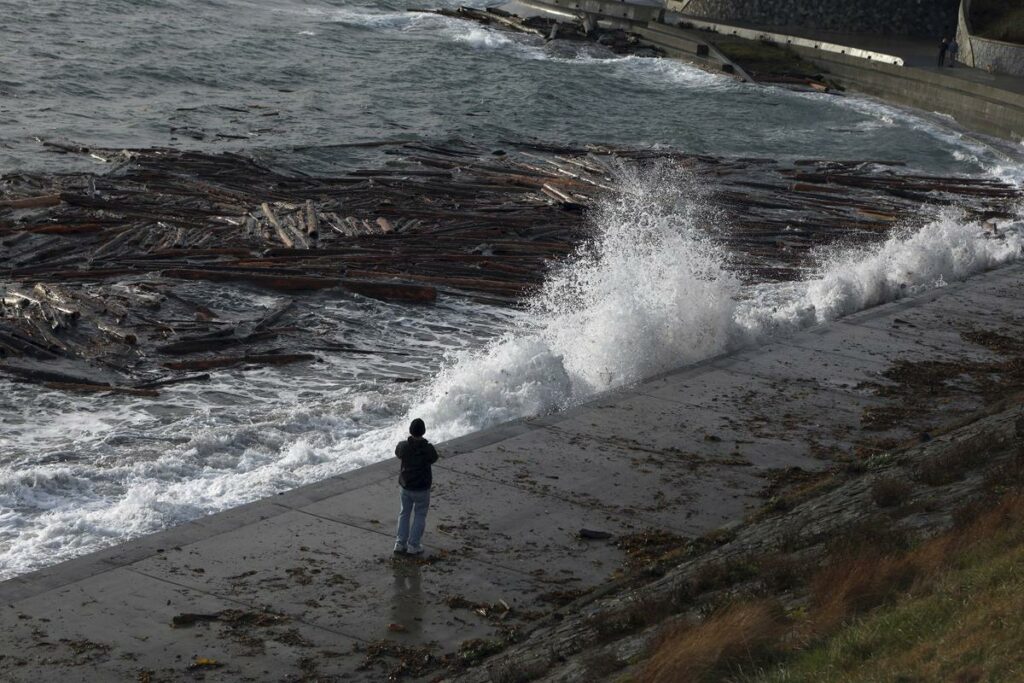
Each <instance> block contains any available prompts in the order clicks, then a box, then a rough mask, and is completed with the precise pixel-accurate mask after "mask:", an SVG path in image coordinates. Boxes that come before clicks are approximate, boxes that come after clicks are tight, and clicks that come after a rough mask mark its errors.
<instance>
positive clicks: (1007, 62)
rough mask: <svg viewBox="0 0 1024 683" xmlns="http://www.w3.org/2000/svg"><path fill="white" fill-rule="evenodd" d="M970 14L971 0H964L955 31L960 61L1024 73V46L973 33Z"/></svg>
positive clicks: (1005, 71)
mask: <svg viewBox="0 0 1024 683" xmlns="http://www.w3.org/2000/svg"><path fill="white" fill-rule="evenodd" d="M970 16H971V0H963V2H962V3H960V14H959V17H958V21H957V30H956V42H957V43H959V45H960V53H959V55H958V59H959V61H961V62H963V63H964V64H966V65H967V66H973V67H975V68H977V69H984V70H986V71H991V72H992V73H1000V74H1009V75H1011V76H1024V45H1017V44H1016V43H1004V42H1002V41H1000V40H990V39H988V38H982V37H980V36H976V35H973V32H972V27H971V21H970Z"/></svg>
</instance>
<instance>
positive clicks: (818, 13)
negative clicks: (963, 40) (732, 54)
mask: <svg viewBox="0 0 1024 683" xmlns="http://www.w3.org/2000/svg"><path fill="white" fill-rule="evenodd" d="M959 5H960V3H959V2H958V0H902V1H899V2H891V1H890V0H861V1H860V2H849V1H848V0H817V1H816V2H808V1H807V0H693V2H691V3H690V4H689V5H687V7H686V13H687V14H693V15H696V16H701V17H708V18H711V19H720V20H722V21H730V20H732V21H747V22H752V23H756V24H769V25H772V26H804V27H808V28H816V29H820V30H825V31H845V32H850V33H862V32H864V33H867V32H870V33H884V34H888V35H906V36H921V37H934V38H935V39H936V40H938V39H939V38H941V37H942V35H943V34H946V33H951V32H954V31H956V24H957V8H958V7H959Z"/></svg>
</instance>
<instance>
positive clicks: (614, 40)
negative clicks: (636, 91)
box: [409, 6, 664, 57]
mask: <svg viewBox="0 0 1024 683" xmlns="http://www.w3.org/2000/svg"><path fill="white" fill-rule="evenodd" d="M409 11H411V12H421V13H427V14H439V15H441V16H444V17H449V18H452V19H462V20H465V21H472V22H474V23H477V24H480V25H482V26H488V27H490V28H495V29H499V30H505V31H510V32H513V33H524V34H528V35H533V36H537V37H539V38H543V39H544V40H545V41H548V42H550V41H552V40H567V41H575V42H589V43H595V44H597V45H601V46H603V47H604V48H606V49H607V50H609V51H611V52H613V53H614V54H617V55H628V56H634V57H660V56H662V55H663V54H664V52H663V51H662V50H660V49H658V48H657V47H655V46H652V45H645V44H643V43H641V42H640V39H639V37H638V36H637V35H636V34H634V33H631V32H628V31H625V30H623V29H619V28H604V27H601V26H594V25H590V27H589V30H588V27H587V26H585V25H584V23H583V22H582V21H581V20H579V19H575V18H572V17H569V16H564V17H560V18H558V19H555V18H551V17H545V16H539V15H537V16H531V17H525V18H524V17H520V16H518V15H516V14H512V13H511V12H507V11H505V10H503V9H501V8H499V7H487V8H484V9H477V8H475V7H466V6H460V7H456V8H447V7H443V8H440V9H413V10H409Z"/></svg>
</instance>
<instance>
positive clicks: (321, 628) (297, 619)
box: [124, 566, 370, 643]
mask: <svg viewBox="0 0 1024 683" xmlns="http://www.w3.org/2000/svg"><path fill="white" fill-rule="evenodd" d="M124 569H126V570H128V571H130V572H132V573H133V574H138V575H139V576H144V577H146V578H147V579H152V580H154V581H159V582H161V583H166V584H167V585H169V586H175V587H177V588H182V589H184V590H187V591H192V592H193V593H199V594H201V595H206V596H208V597H211V598H216V599H217V600H222V601H224V602H231V603H234V604H236V605H239V606H240V607H245V608H246V609H250V610H256V611H259V612H263V611H265V610H266V605H262V606H260V605H254V604H252V603H249V602H246V601H245V600H239V599H238V598H236V597H233V596H230V595H222V594H221V593H218V592H216V591H209V590H203V589H202V588H196V587H195V586H190V585H188V584H185V583H179V582H177V581H172V580H170V579H168V578H166V577H163V576H154V575H153V574H150V573H148V572H144V571H141V570H139V569H135V568H134V567H131V566H127V567H124ZM277 614H281V615H283V616H286V617H288V618H289V619H290V620H292V621H294V622H295V623H297V624H302V625H303V626H307V627H309V628H312V629H316V630H318V631H323V632H325V633H330V634H332V635H335V636H341V637H343V638H349V639H351V640H358V641H360V642H363V643H368V642H370V641H368V640H367V639H366V638H364V637H362V636H357V635H353V634H350V633H345V632H344V631H339V630H338V629H333V628H329V627H327V626H324V625H323V624H316V623H313V622H310V621H306V620H305V619H303V618H301V617H297V616H295V615H293V614H288V613H286V612H278V613H277Z"/></svg>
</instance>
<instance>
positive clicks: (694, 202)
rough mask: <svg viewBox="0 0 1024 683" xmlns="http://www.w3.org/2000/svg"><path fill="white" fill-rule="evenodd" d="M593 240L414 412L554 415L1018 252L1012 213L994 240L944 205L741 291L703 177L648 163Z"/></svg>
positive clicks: (599, 222)
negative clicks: (798, 274) (506, 331)
mask: <svg viewBox="0 0 1024 683" xmlns="http://www.w3.org/2000/svg"><path fill="white" fill-rule="evenodd" d="M619 181H620V188H621V189H620V191H619V193H618V194H617V196H616V197H614V198H612V199H609V200H607V201H606V202H605V203H604V204H602V206H601V207H600V209H599V210H598V211H597V212H596V213H595V214H594V220H593V223H594V227H595V229H596V231H597V234H596V235H595V237H594V239H593V241H592V242H591V243H589V244H588V245H587V246H586V248H584V249H582V250H581V251H580V252H579V254H578V255H577V256H576V258H574V259H572V260H571V262H570V263H569V264H568V265H567V266H566V267H564V268H562V269H560V270H559V271H557V272H555V273H553V274H552V276H551V277H550V278H549V280H548V282H547V285H546V286H545V288H544V290H543V293H542V294H541V296H540V297H539V298H538V300H537V302H536V303H535V304H534V305H533V307H532V313H533V316H534V325H533V327H532V328H531V329H529V330H526V331H519V332H517V333H514V334H510V335H507V336H506V337H504V338H502V339H500V340H499V341H497V342H495V343H493V344H491V345H490V346H489V347H488V348H486V349H485V350H484V351H483V352H479V353H465V354H462V355H461V356H458V357H457V358H456V359H455V361H454V363H453V365H452V366H451V367H449V368H448V369H447V370H445V371H444V372H443V373H441V374H440V375H439V376H438V377H437V378H436V380H435V381H434V382H433V384H432V385H431V386H430V388H429V390H428V391H427V392H426V393H427V396H428V398H427V399H426V400H425V401H423V402H422V403H421V404H420V405H418V406H415V407H414V408H413V409H412V410H411V411H409V413H408V415H407V416H406V419H408V418H411V417H414V416H419V417H422V418H424V419H425V420H426V421H427V423H428V424H429V425H431V429H432V432H433V434H432V436H434V437H435V438H441V439H447V438H452V437H456V436H460V435H462V434H466V433H469V432H472V431H476V430H480V429H484V428H486V427H489V426H491V425H494V424H497V423H499V422H503V421H506V420H510V419H514V418H518V417H525V416H529V415H535V414H538V413H542V412H546V411H551V410H556V409H559V408H564V407H567V406H568V405H571V404H574V403H578V402H580V401H583V400H586V399H588V398H590V397H592V396H594V395H595V394H597V393H599V392H601V391H606V390H608V389H611V388H614V387H619V386H623V385H628V384H631V383H635V382H639V381H641V380H643V379H645V378H646V377H650V376H652V375H655V374H657V373H659V372H662V371H666V370H669V369H673V368H677V367H681V366H684V365H688V364H692V363H695V362H698V361H700V360H703V359H706V358H709V357H711V356H714V355H717V354H720V353H724V352H727V351H729V350H731V349H734V348H737V347H739V346H744V345H748V344H752V343H759V342H764V341H766V340H767V339H769V338H771V337H772V336H774V335H778V334H786V333H792V332H794V331H796V330H799V329H801V328H803V327H806V326H808V325H814V324H820V323H824V322H828V321H831V320H835V319H837V318H840V317H842V316H844V315H848V314H851V313H854V312H856V311H860V310H863V309H864V308H867V307H870V306H875V305H878V304H882V303H885V302H888V301H893V300H895V299H898V298H900V297H903V296H907V295H909V294H914V293H918V292H920V291H922V290H924V289H927V288H930V287H935V286H942V285H943V284H945V283H946V282H949V281H956V280H963V279H965V278H967V277H969V276H970V275H972V274H975V273H978V272H980V271H983V270H987V269H990V268H993V267H996V266H998V265H1001V264H1005V263H1008V262H1011V261H1014V260H1018V259H1020V258H1021V257H1022V254H1024V234H1022V232H1024V228H1022V225H1021V223H1020V222H1017V223H1013V224H1009V225H1004V226H1003V228H1002V234H1001V237H999V238H993V237H992V236H990V235H989V234H988V233H987V231H986V229H985V226H983V225H981V224H979V223H976V222H970V221H968V220H966V218H965V217H964V215H963V213H962V212H960V211H957V210H952V209H951V210H946V211H944V212H942V213H941V214H940V215H938V216H937V217H936V218H935V219H934V220H932V221H930V222H928V223H927V224H925V225H923V226H922V227H920V228H917V229H915V230H904V231H898V232H896V233H895V234H893V235H892V236H891V237H890V238H889V239H887V240H886V241H885V242H884V243H881V244H878V245H874V246H872V247H868V248H859V249H845V250H835V251H833V252H832V253H829V254H825V255H823V256H822V262H821V265H820V268H819V274H818V275H816V276H814V277H812V278H809V279H808V280H806V281H803V282H797V283H788V284H783V285H776V284H762V285H756V286H752V287H743V286H741V284H740V278H739V277H738V275H737V273H736V272H734V271H733V270H731V269H730V268H729V266H728V257H727V254H726V253H725V251H724V250H723V249H721V248H720V247H718V246H717V245H716V244H715V243H714V241H713V240H712V239H711V237H712V235H711V234H710V231H709V229H708V228H707V225H708V224H709V222H712V221H713V220H714V216H713V215H712V214H711V213H710V212H709V211H708V210H707V208H706V207H705V204H704V202H703V200H702V193H701V192H700V191H699V188H698V186H697V185H696V184H695V183H694V182H693V181H692V179H689V178H687V177H685V176H680V175H678V174H673V173H669V172H667V171H665V169H664V168H655V169H654V170H651V171H648V172H646V173H644V174H639V173H637V172H635V171H625V170H624V171H622V172H621V174H620V178H619Z"/></svg>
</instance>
